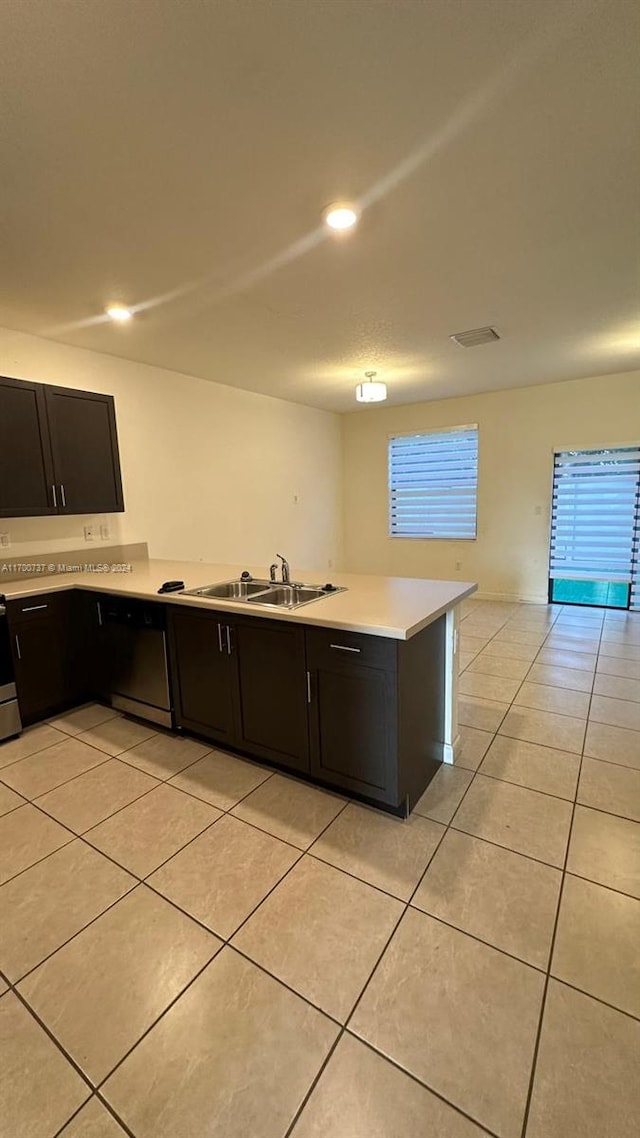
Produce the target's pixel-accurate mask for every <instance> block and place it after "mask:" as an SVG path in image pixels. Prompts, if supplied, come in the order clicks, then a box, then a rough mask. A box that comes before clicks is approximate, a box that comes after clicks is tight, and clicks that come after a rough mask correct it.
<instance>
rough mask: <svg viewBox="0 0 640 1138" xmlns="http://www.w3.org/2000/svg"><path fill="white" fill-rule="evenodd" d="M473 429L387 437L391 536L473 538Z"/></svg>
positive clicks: (475, 432) (475, 435)
mask: <svg viewBox="0 0 640 1138" xmlns="http://www.w3.org/2000/svg"><path fill="white" fill-rule="evenodd" d="M477 492H478V428H477V426H470V427H454V428H452V429H451V430H448V431H430V432H428V433H425V434H416V435H393V436H392V437H391V438H390V439H389V533H390V534H391V536H392V537H424V538H461V539H473V538H475V536H476V513H477Z"/></svg>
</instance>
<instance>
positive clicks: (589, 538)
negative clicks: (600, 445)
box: [549, 447, 640, 609]
mask: <svg viewBox="0 0 640 1138" xmlns="http://www.w3.org/2000/svg"><path fill="white" fill-rule="evenodd" d="M639 556H640V447H615V448H607V449H603V450H588V451H558V452H557V453H556V454H555V456H554V470H553V503H552V512H551V549H550V559H549V600H550V601H559V602H561V603H564V604H580V605H606V606H608V607H610V608H623V609H626V608H629V607H632V608H634V607H640V578H639V573H640V570H639V566H638V557H639Z"/></svg>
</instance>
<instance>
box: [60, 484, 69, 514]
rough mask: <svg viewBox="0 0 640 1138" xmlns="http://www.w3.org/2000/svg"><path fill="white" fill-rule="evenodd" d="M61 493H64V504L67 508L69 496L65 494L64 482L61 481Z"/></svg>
mask: <svg viewBox="0 0 640 1138" xmlns="http://www.w3.org/2000/svg"><path fill="white" fill-rule="evenodd" d="M60 493H61V495H62V505H63V506H64V508H65V509H66V507H67V497H66V494H65V492H64V483H63V482H61V483H60Z"/></svg>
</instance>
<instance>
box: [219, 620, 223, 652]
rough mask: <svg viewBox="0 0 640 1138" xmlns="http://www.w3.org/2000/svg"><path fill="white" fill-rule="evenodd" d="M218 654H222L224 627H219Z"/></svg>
mask: <svg viewBox="0 0 640 1138" xmlns="http://www.w3.org/2000/svg"><path fill="white" fill-rule="evenodd" d="M218 652H222V625H221V624H219V625H218Z"/></svg>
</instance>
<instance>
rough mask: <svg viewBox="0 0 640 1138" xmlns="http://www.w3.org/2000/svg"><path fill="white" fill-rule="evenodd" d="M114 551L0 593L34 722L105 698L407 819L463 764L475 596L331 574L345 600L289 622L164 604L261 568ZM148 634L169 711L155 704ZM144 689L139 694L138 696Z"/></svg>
mask: <svg viewBox="0 0 640 1138" xmlns="http://www.w3.org/2000/svg"><path fill="white" fill-rule="evenodd" d="M138 550H139V547H137V551H138ZM108 554H109V551H108V550H103V552H102V558H103V561H104V565H105V566H107V567H108V568H106V569H105V571H95V570H90V571H82V569H80V571H78V570H76V569H75V568H74V569H73V571H68V572H57V573H54V574H52V575H48V576H41V575H35V574H30V575H29V576H25V577H24V578H22V579H17V580H6V581H5V583H3V584H2V585H1V586H0V587H1V589H2V591H4V593H5V595H6V598H7V615H8V621H9V629H10V632H11V634H12V635H11V640H12V650H13V655H14V666H15V673H16V683H17V687H18V699H19V703H20V708H21V712H22V719H23V722H24V723H30V722H36V721H37V720H38V719H42V718H44V717H45V716H46V715H50V714H53V713H54V712H56V711H58V710H60V709H61V708H62V707H65V706H66V707H68V706H72V705H73V704H74V703H78V702H81V701H82V700H86V699H89V698H95V697H98V698H102V699H105V700H107V701H110V702H112V703H113V704H114V706H118V707H120V708H121V709H122V710H124V711H129V712H130V713H134V714H138V715H141V714H142V715H143V716H144V715H146V717H147V718H150V719H155V721H156V722H158V723H161V724H163V725H165V726H167V727H171V728H173V729H176V730H178V731H187V732H189V733H192V734H196V735H199V736H202V737H204V738H207V739H209V740H211V741H212V742H213V743H216V744H219V745H220V746H223V747H229V748H231V749H236V750H238V751H240V752H241V753H243V754H245V755H247V756H249V757H251V758H253V759H257V760H259V761H260V760H262V761H267V762H270V763H272V764H274V765H277V766H278V767H282V768H284V769H288V770H290V771H291V772H292V773H295V774H298V775H302V776H304V777H307V778H311V779H313V780H315V781H317V782H320V783H321V784H323V785H325V786H328V787H331V788H333V789H336V790H339V791H341V792H346V793H349V794H352V795H354V796H355V797H358V798H360V799H363V800H364V801H368V802H370V803H371V804H374V805H377V806H381V807H383V808H385V809H387V810H389V811H392V812H394V813H397V814H400V815H405V816H406V815H407V814H408V813H409V812H410V810H411V809H412V808H413V806H414V804H415V802H416V801H417V800H418V798H419V797H420V795H421V794H422V792H423V791H424V789H425V787H426V785H427V784H428V782H429V781H430V779H431V778H432V777H433V774H434V773H435V771H436V770H437V769H438V766H439V765H440V763H441V762H452V761H453V757H454V752H455V746H456V738H457V716H456V702H457V700H456V686H457V673H458V660H457V641H458V613H459V606H460V604H461V602H462V601H463V600H464V599H465V597H468V596H469V595H470V594H471V593H473V592H474V591H475V588H476V586H475V585H474V584H472V583H468V582H452V581H435V580H434V581H431V580H422V579H409V578H400V577H375V576H365V575H355V574H344V573H332V575H331V583H332V584H333V585H335V586H337V587H339V589H340V590H342V591H336V592H332V593H327V595H324V596H322V597H321V598H320V599H317V600H314V601H313V602H312V603H308V604H304V605H302V606H301V607H299V608H297V609H296V608H293V609H292V608H282V607H276V606H273V605H266V604H261V603H260V598H259V597H256V598H254V601H253V602H251V601H247V600H238V599H230V600H229V599H224V600H222V599H220V598H218V597H216V598H211V597H206V596H201V595H200V596H193V595H187V594H186V593H184V592H181V591H177V592H170V593H167V594H163V595H159V593H158V590H159V589H160V587H161V585H162V584H163V583H164V582H166V581H183V582H184V585H185V589H187V590H192V589H197V588H202V587H205V586H209V585H211V584H213V583H216V582H227V581H231V580H234V581H235V580H238V579H239V578H241V576H242V574H243V573H245V574H250V575H251V576H252V577H256V578H264V576H265V567H264V566H260V567H255V566H246V565H228V564H203V563H202V562H182V561H178V562H176V561H166V560H153V559H151V560H146V559H142V558H138V559H137V560H133V561H131V562H130V563H127V562H126V559H123V561H122V562H121V563H117V564H110V562H109V558H108ZM51 560H52V561H56V560H57V561H58V562H59V561H60V560H64V558H62V557H61V556H60V557H58V558H57V559H56V558H52V559H51ZM67 560H71V559H70V558H68V557H67ZM326 576H327V574H326V571H325V572H324V573H318V572H317V571H316V572H307V571H304V572H299V571H298V570H297V568H296V570H295V578H296V580H302V581H305V582H313V583H314V584H317V585H323V584H324V583H325V581H326ZM134 628H135V630H136V631H135V636H134V631H133V629H134ZM39 629H40V634H39V631H38V630H39ZM152 633H153V634H154V635H155V636H156V637H157V643H158V658H159V659H160V660H161V661H162V667H163V669H164V673H165V677H164V680H163V681H162V682H163V683H164V691H165V692H166V697H165V701H164V702H162V700H161V698H160V697H159V696H158V697H156V696H153V697H152V696H151V695H149V696H147V695H145V692H151V691H153V685H151V684H150V683H149V682H148V677H146V676H145V675H144V670H145V666H146V665H145V661H146V660H147V659H150V654H149V650H148V647H149V645H150V644H151V643H152V635H151V634H152ZM143 642H144V646H143ZM43 659H46V660H47V661H48V664H47V665H46V667H45V666H44V665H43ZM47 668H48V670H49V671H50V672H51V673H52V674H51V675H50V676H48V675H47ZM43 669H44V672H43ZM116 673H117V676H118V679H114V676H115V675H116ZM123 673H126V677H127V681H126V682H127V684H128V685H129V687H128V688H127V687H125V685H124V682H122V681H121V677H122V675H123ZM49 680H50V683H49ZM160 680H161V677H159V681H160ZM162 682H160V683H159V686H160V687H162ZM134 683H138V684H141V685H142V687H141V688H140V690H141V691H142V693H143V695H142V696H141V697H139V696H136V698H134V699H131V698H129V696H128V695H127V694H126V693H127V692H129V693H131V692H132V691H133V692H134V694H135V691H134V687H133V685H134ZM145 684H146V687H145ZM156 687H158V685H156ZM122 692H125V695H123V694H122ZM156 705H158V706H159V707H161V708H162V711H161V713H160V712H158V711H157V710H156ZM145 709H146V711H145Z"/></svg>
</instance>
